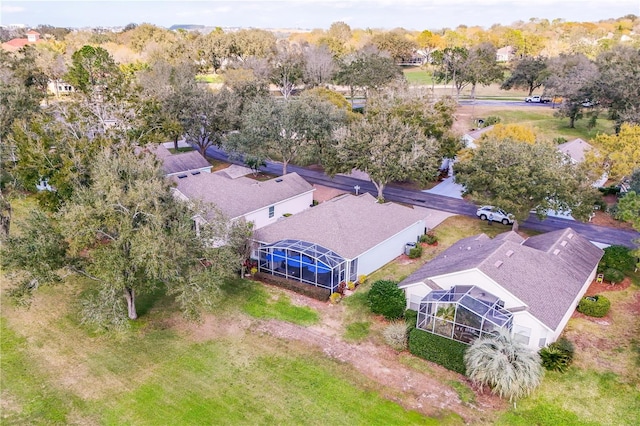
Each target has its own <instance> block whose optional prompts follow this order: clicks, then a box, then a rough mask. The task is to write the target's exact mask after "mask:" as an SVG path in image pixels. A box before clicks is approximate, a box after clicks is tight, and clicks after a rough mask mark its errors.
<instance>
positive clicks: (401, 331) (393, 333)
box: [382, 321, 407, 351]
mask: <svg viewBox="0 0 640 426" xmlns="http://www.w3.org/2000/svg"><path fill="white" fill-rule="evenodd" d="M382 335H383V336H384V340H385V342H387V344H388V345H389V346H391V347H392V348H393V349H395V350H397V351H403V350H405V349H407V324H406V323H405V322H404V321H394V322H392V323H391V324H389V325H388V326H387V327H385V329H384V331H383V332H382Z"/></svg>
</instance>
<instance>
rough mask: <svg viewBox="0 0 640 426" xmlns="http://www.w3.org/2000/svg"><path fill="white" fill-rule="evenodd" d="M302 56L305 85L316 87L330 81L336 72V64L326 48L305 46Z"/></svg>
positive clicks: (322, 46)
mask: <svg viewBox="0 0 640 426" xmlns="http://www.w3.org/2000/svg"><path fill="white" fill-rule="evenodd" d="M303 55H304V69H303V77H304V82H305V83H306V84H308V85H309V86H311V87H316V86H320V85H322V84H325V83H328V82H329V81H331V79H332V78H333V75H334V73H335V71H336V64H335V61H334V60H333V55H332V54H331V51H330V50H329V48H328V47H327V46H324V45H321V46H313V45H311V46H307V47H306V48H305V49H304V51H303Z"/></svg>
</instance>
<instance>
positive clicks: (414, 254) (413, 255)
mask: <svg viewBox="0 0 640 426" xmlns="http://www.w3.org/2000/svg"><path fill="white" fill-rule="evenodd" d="M420 256H422V246H420V245H418V246H415V247H414V248H412V249H411V250H409V258H410V259H417V258H419V257H420Z"/></svg>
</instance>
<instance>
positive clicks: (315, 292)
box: [253, 272, 331, 302]
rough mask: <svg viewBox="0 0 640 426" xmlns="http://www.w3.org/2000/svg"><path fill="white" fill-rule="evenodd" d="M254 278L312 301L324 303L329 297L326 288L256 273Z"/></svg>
mask: <svg viewBox="0 0 640 426" xmlns="http://www.w3.org/2000/svg"><path fill="white" fill-rule="evenodd" d="M253 276H254V278H255V279H257V280H259V281H262V282H264V283H267V284H272V285H275V286H277V287H280V288H284V289H287V290H291V291H294V292H296V293H298V294H302V295H304V296H307V297H311V298H312V299H316V300H319V301H321V302H326V301H327V300H329V297H330V296H331V292H330V291H329V290H327V289H326V288H322V287H316V286H313V285H311V284H305V283H301V282H299V281H293V280H288V279H286V278H282V277H277V276H275V275H271V274H266V273H264V272H257V273H255V274H254V275H253Z"/></svg>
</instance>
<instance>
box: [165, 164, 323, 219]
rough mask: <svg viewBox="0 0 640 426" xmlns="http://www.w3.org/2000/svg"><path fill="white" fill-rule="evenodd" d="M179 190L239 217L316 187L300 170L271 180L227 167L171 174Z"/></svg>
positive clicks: (192, 198)
mask: <svg viewBox="0 0 640 426" xmlns="http://www.w3.org/2000/svg"><path fill="white" fill-rule="evenodd" d="M171 179H173V181H174V182H175V183H176V188H175V189H176V190H177V191H179V192H180V193H181V194H182V195H184V196H185V197H186V198H188V199H190V200H201V201H203V202H205V203H211V204H214V205H215V206H217V207H218V208H219V209H220V210H221V211H222V212H223V213H224V214H225V215H227V216H228V217H230V218H232V219H233V218H236V217H240V216H243V215H246V214H248V213H251V212H254V211H256V210H259V209H261V208H264V207H265V206H269V205H273V204H276V203H279V202H282V201H285V200H288V199H290V198H292V197H296V196H298V195H300V194H303V193H305V192H311V191H313V190H314V188H313V186H311V185H310V184H309V183H308V182H307V181H305V180H304V179H303V178H302V177H300V176H299V175H298V174H297V173H289V174H286V175H284V176H280V177H277V178H273V179H270V180H267V181H257V180H254V179H250V178H248V177H238V178H235V179H233V178H230V177H229V175H227V173H225V171H224V170H221V171H219V172H215V173H200V174H195V175H194V174H192V173H182V174H177V175H173V176H172V177H171Z"/></svg>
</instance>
